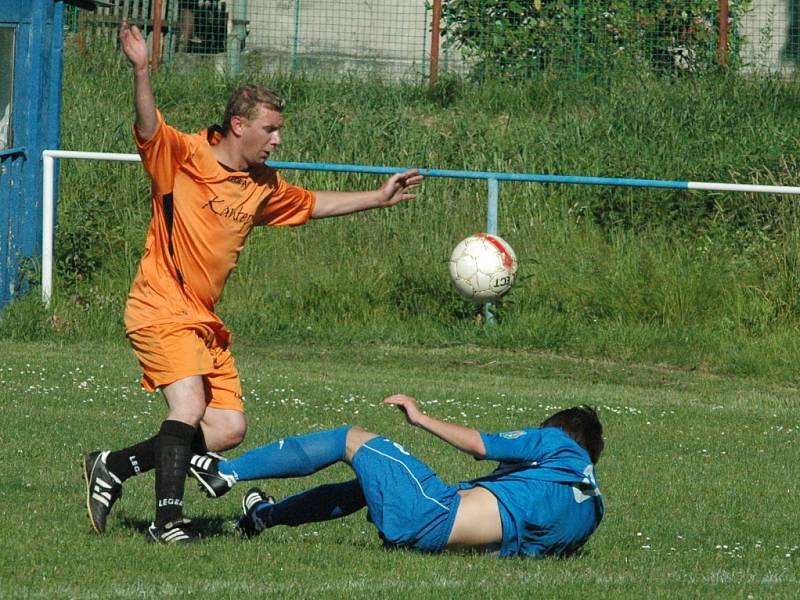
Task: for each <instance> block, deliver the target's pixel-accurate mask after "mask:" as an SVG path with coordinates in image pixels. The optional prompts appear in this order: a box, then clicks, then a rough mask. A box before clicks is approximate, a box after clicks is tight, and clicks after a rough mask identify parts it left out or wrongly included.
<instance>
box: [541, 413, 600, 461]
mask: <svg viewBox="0 0 800 600" xmlns="http://www.w3.org/2000/svg"><path fill="white" fill-rule="evenodd" d="M541 427H558V428H559V429H561V430H563V431H564V433H566V434H567V435H568V436H569V437H571V438H572V439H573V440H575V441H576V442H578V444H579V445H580V446H581V448H583V449H584V450H586V451H587V452H588V453H589V458H590V459H591V460H592V463H595V464H596V463H597V461H598V460H600V453H601V452H602V451H603V447H604V446H605V444H604V443H603V425H602V423H600V418H599V417H598V416H597V409H596V408H594V407H592V406H588V405H586V404H584V405H582V406H575V407H573V408H567V409H565V410H562V411H560V412H557V413H556V414H554V415H551V416H550V417H548V418H547V419H545V420H544V421H542V424H541Z"/></svg>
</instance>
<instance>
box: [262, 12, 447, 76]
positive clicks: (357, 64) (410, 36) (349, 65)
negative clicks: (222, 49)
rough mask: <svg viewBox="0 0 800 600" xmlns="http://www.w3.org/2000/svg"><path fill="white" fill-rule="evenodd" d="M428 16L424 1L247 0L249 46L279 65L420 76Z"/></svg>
mask: <svg viewBox="0 0 800 600" xmlns="http://www.w3.org/2000/svg"><path fill="white" fill-rule="evenodd" d="M430 18H431V14H430V11H429V10H426V8H425V0H394V1H389V0H370V1H367V0H343V1H340V2H331V1H329V0H302V1H297V0H248V19H249V20H250V25H249V30H250V35H249V36H248V38H247V48H248V49H249V50H250V51H257V52H258V53H259V54H260V55H261V56H263V58H264V60H265V61H266V62H267V63H268V65H271V66H274V67H277V68H282V69H288V68H291V67H292V66H293V65H294V66H297V67H299V68H333V69H335V70H348V69H358V70H364V69H369V68H372V67H375V68H380V70H381V71H382V72H389V73H397V74H417V73H419V74H423V73H427V71H428V61H429V55H430V31H429V29H430Z"/></svg>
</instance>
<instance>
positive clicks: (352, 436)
mask: <svg viewBox="0 0 800 600" xmlns="http://www.w3.org/2000/svg"><path fill="white" fill-rule="evenodd" d="M376 437H378V434H376V433H372V432H370V431H367V430H366V429H364V428H362V427H359V426H358V425H353V426H352V427H350V429H349V430H348V431H347V440H346V442H345V444H346V445H345V459H346V460H347V461H348V462H350V459H351V458H353V455H354V454H355V453H356V452H357V451H358V449H359V448H361V446H363V445H364V444H365V443H367V442H368V441H369V440H371V439H372V438H376Z"/></svg>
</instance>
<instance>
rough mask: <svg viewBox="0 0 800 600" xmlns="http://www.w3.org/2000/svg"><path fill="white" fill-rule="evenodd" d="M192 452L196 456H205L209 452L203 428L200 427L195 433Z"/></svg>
mask: <svg viewBox="0 0 800 600" xmlns="http://www.w3.org/2000/svg"><path fill="white" fill-rule="evenodd" d="M192 452H194V453H195V454H205V453H206V452H208V446H206V437H205V436H204V435H203V428H202V427H201V426H200V425H198V426H197V429H196V430H195V432H194V438H193V439H192Z"/></svg>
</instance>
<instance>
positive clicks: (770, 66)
mask: <svg viewBox="0 0 800 600" xmlns="http://www.w3.org/2000/svg"><path fill="white" fill-rule="evenodd" d="M798 5H800V2H798V1H797V0H753V2H752V5H751V7H750V9H749V10H748V11H747V13H746V14H745V15H744V16H743V18H742V24H741V27H742V33H743V36H744V38H745V40H746V41H745V45H744V46H743V48H742V50H741V57H742V60H743V62H744V64H745V65H746V68H747V69H750V70H756V69H759V70H769V71H777V70H781V71H786V70H793V69H794V68H795V64H796V60H797V58H798V57H793V56H792V54H793V52H792V50H791V47H790V46H789V40H790V33H791V34H792V36H793V37H794V36H796V34H795V33H794V32H793V31H791V32H790V29H791V20H792V10H794V11H797V10H800V7H799V6H798ZM795 43H796V42H795Z"/></svg>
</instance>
